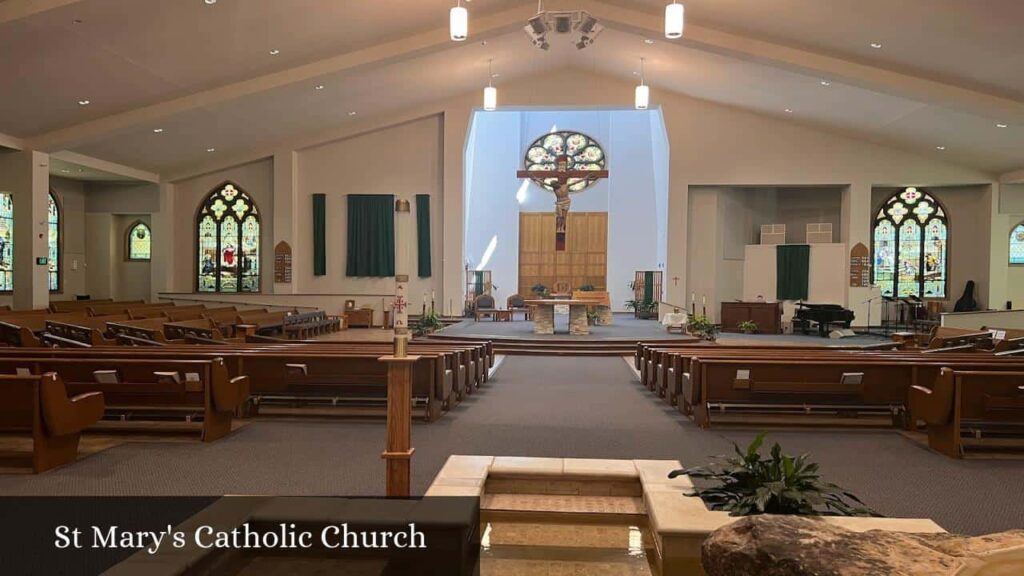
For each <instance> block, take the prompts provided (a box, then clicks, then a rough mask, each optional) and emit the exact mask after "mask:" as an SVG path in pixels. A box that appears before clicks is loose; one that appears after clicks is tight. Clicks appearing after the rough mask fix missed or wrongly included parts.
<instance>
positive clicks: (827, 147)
mask: <svg viewBox="0 0 1024 576" xmlns="http://www.w3.org/2000/svg"><path fill="white" fill-rule="evenodd" d="M633 87H634V86H633V84H632V83H630V82H623V81H620V80H618V79H615V78H610V77H607V76H603V75H600V74H595V73H591V72H586V71H579V70H562V71H559V72H557V73H553V74H547V75H539V76H536V77H532V78H527V79H521V80H515V81H510V82H507V83H503V84H502V85H501V86H500V90H501V101H502V106H510V107H511V106H567V105H572V106H574V107H587V106H605V107H616V108H617V107H621V106H622V104H623V103H625V102H630V101H632V92H633ZM479 104H480V102H479V93H477V92H475V91H474V92H472V93H468V94H464V95H462V96H459V97H455V98H451V99H447V100H444V101H441V102H436V103H433V104H429V105H425V106H421V107H416V108H412V109H408V110H401V111H396V112H394V113H392V114H389V115H388V116H387V117H386V118H384V117H381V118H364V119H360V120H359V121H357V122H353V123H351V124H350V125H346V126H345V127H342V128H337V129H335V130H332V131H329V132H326V133H325V134H322V135H320V136H315V137H310V138H308V139H306V140H303V139H294V140H293V142H292V143H290V144H289V145H288V146H289V149H294V150H300V151H301V152H300V154H299V174H298V179H299V182H300V185H299V188H300V194H301V197H300V198H299V199H300V200H302V203H303V204H302V205H301V206H300V207H298V208H297V210H298V213H297V216H296V220H295V221H296V222H299V223H308V222H309V216H308V214H309V212H310V209H309V208H308V205H307V204H306V202H308V199H306V198H305V196H307V195H308V194H310V193H313V192H324V193H327V194H329V198H328V210H329V211H330V212H331V214H332V218H334V219H337V218H338V212H339V211H336V210H334V209H333V208H331V206H332V204H335V203H337V204H340V203H341V200H340V195H341V194H344V193H348V191H358V192H366V191H372V190H380V191H381V192H394V193H397V194H400V195H401V194H410V193H413V192H412V191H411V190H409V189H408V186H410V185H415V186H416V187H424V188H426V187H427V186H428V184H430V185H435V184H436V185H438V186H440V187H441V189H443V202H435V203H434V204H435V205H436V204H442V206H436V208H435V209H438V210H442V213H443V216H442V218H438V219H435V221H437V222H439V223H444V224H446V225H444V226H443V229H442V231H441V232H440V234H438V235H436V236H435V239H443V247H440V248H438V249H441V250H443V263H442V261H441V260H442V259H436V260H435V262H434V270H435V275H436V274H439V273H441V272H442V270H443V277H442V278H435V279H434V280H433V282H432V284H435V285H436V284H437V283H440V285H441V286H442V298H443V299H448V298H454V299H455V301H456V302H458V301H459V300H461V298H462V291H463V278H462V276H463V270H462V266H463V262H464V258H463V245H462V236H463V230H462V218H463V214H462V205H463V190H462V186H463V154H464V147H465V143H466V133H467V130H468V125H469V124H468V123H469V119H470V113H471V111H472V110H473V109H474V108H475V107H477V106H479ZM652 105H655V106H661V108H662V113H663V115H664V118H665V124H666V130H667V132H668V136H669V146H670V161H669V172H670V175H669V218H668V220H669V238H668V246H669V254H668V262H667V269H666V274H665V276H666V278H673V277H676V276H678V277H679V278H680V282H679V283H678V284H676V283H674V282H666V288H667V294H666V300H667V301H669V302H675V303H682V302H684V301H687V303H688V295H689V293H690V292H691V291H697V292H701V291H702V290H708V291H709V293H717V292H716V290H715V288H714V287H715V285H717V284H719V283H720V282H721V283H726V282H734V280H730V279H731V278H733V276H735V274H731V273H728V272H723V275H722V277H721V278H719V277H718V272H717V271H716V272H715V274H714V277H712V278H708V277H707V275H706V274H704V273H703V270H704V269H703V268H702V266H701V264H700V263H701V262H702V261H703V259H706V258H707V254H705V249H704V247H703V245H700V244H697V245H694V247H693V249H691V248H690V246H691V243H690V240H691V239H693V238H702V237H703V233H698V234H691V231H690V230H689V228H690V222H691V221H692V220H691V219H690V218H689V217H688V215H689V214H690V213H691V206H690V202H691V199H690V187H691V186H699V185H711V186H722V187H728V186H763V187H779V186H815V185H819V186H838V187H842V188H843V189H845V190H846V192H844V193H843V195H842V216H841V221H840V231H839V232H838V235H840V236H841V239H842V241H844V242H847V243H850V244H852V243H856V242H864V243H865V244H869V243H870V212H871V210H872V206H873V202H872V189H873V188H874V187H878V186H886V185H891V186H907V185H918V186H926V187H935V186H958V185H975V186H977V185H983V186H988V185H989V184H990V183H992V182H993V180H994V177H993V175H991V174H987V173H984V172H982V171H979V170H975V169H971V168H965V167H961V166H957V165H954V164H950V163H948V162H944V161H943V160H942V159H941V158H940V157H937V156H935V155H924V154H917V153H913V152H908V151H905V150H900V149H896V148H892V147H888V146H884V145H879V144H874V143H870V142H867V141H865V140H862V139H859V138H857V137H854V136H851V135H847V134H843V133H840V132H830V131H825V130H822V129H820V128H818V127H814V126H810V125H804V124H800V123H797V122H793V121H792V120H791V119H789V118H784V117H782V116H768V115H763V114H759V113H754V112H750V111H746V110H742V109H738V108H734V107H730V106H725V105H721V104H715V103H711V102H708V101H704V100H698V99H694V98H690V97H687V96H684V95H680V94H672V93H667V92H663V91H659V90H655V91H653V93H652ZM438 115H441V118H442V119H443V120H432V119H433V118H437V116H438ZM412 120H417V121H416V122H409V123H407V124H404V125H401V126H395V124H396V123H398V122H408V121H412ZM438 123H440V127H439V128H437V124H438ZM387 126H395V127H393V128H389V129H387V130H384V131H381V132H375V131H376V130H378V129H380V128H382V127H387ZM435 130H437V131H439V132H440V134H437V132H435ZM397 133H402V134H409V135H410V136H413V137H414V138H415V140H414V142H416V144H415V145H409V144H407V143H406V142H404V141H400V140H398V139H391V138H389V137H388V134H397ZM360 134H362V135H361V136H360ZM434 135H437V139H436V140H432V142H431V144H430V145H429V146H427V147H426V150H425V151H423V152H422V153H420V154H418V155H416V157H415V160H414V161H413V163H412V164H410V166H409V167H405V166H402V165H401V164H398V163H392V164H391V166H390V167H389V170H388V171H389V172H394V173H395V174H387V173H384V174H379V175H377V176H378V177H379V179H380V180H381V182H387V183H393V184H391V185H390V186H388V187H387V189H385V188H384V185H383V184H382V185H381V187H380V188H378V187H377V186H376V184H375V183H374V182H373V181H372V179H371V178H370V177H371V176H372V175H371V174H369V173H368V172H369V171H368V170H367V169H366V168H367V167H368V166H372V167H374V168H376V167H377V166H379V164H377V163H376V162H377V160H375V159H374V157H373V156H372V155H367V154H365V153H363V152H361V151H360V153H359V154H355V155H353V156H349V155H348V153H349V152H353V151H355V150H356V149H357V148H358V147H357V146H356V145H355V142H357V141H359V140H361V141H362V142H363V144H365V145H368V146H370V147H371V149H373V150H379V149H381V148H386V149H387V151H388V152H389V153H392V154H398V155H401V157H403V158H405V157H406V156H405V154H406V152H405V151H404V150H403V148H405V147H408V148H415V146H417V145H419V146H422V145H423V143H424V142H426V141H427V140H428V139H432V138H433V136H434ZM438 149H441V152H440V157H441V160H440V162H441V163H442V166H443V172H442V174H441V175H440V178H441V181H440V183H437V181H436V180H434V178H437V177H438V176H436V175H435V173H434V172H432V171H431V168H430V166H435V164H434V163H435V162H436V161H437V155H436V154H435V151H436V150H438ZM275 153H276V152H275V151H274V150H267V151H264V152H262V153H261V152H259V151H256V152H254V153H253V154H252V155H249V157H248V158H247V159H244V161H255V160H256V159H257V158H264V160H259V161H258V162H255V163H251V164H247V165H242V164H241V162H243V158H239V159H238V160H236V162H238V163H239V167H236V168H229V169H225V170H221V171H219V172H217V173H216V174H214V175H211V174H209V172H208V170H206V169H204V173H206V175H204V176H200V177H196V178H192V179H190V180H182V181H176V182H175V189H176V196H175V203H176V210H177V212H176V213H175V220H178V219H179V218H187V220H186V221H189V222H191V218H192V214H193V210H194V209H195V205H196V202H197V201H198V198H199V197H201V195H202V194H204V193H206V192H208V191H209V189H210V188H212V186H214V185H216V184H218V183H220V181H222V180H224V179H226V178H228V177H230V176H228V175H229V174H236V175H237V178H236V177H231V178H232V179H236V180H237V179H238V178H242V177H244V176H245V175H246V174H237V172H238V171H242V172H243V173H251V175H252V176H258V178H257V179H258V180H260V181H261V182H262V183H263V184H259V185H257V186H272V183H273V177H272V174H271V166H272V161H271V160H269V158H270V157H272V156H273V155H274V154H275ZM428 159H429V166H428ZM341 168H344V172H342V170H341ZM307 170H309V173H307V172H306V171H307ZM403 173H405V174H403ZM406 175H408V176H409V177H408V178H406ZM239 184H240V185H242V186H243V187H244V186H246V184H245V183H244V182H239ZM250 186H252V185H250ZM391 188H394V189H391ZM417 191H419V190H417ZM424 191H426V190H424ZM250 192H255V191H254V190H250ZM978 200H979V201H980V203H982V204H985V203H988V204H987V205H985V206H983V207H982V208H978V210H988V209H991V208H992V206H993V203H994V202H998V201H999V199H998V198H997V197H996V196H995V195H993V194H991V193H989V194H987V196H986V195H984V194H983V195H982V197H980V198H978ZM258 201H259V200H258ZM261 208H262V209H263V213H264V215H265V216H264V218H265V220H264V222H265V224H264V226H265V230H266V229H267V224H266V214H267V213H268V207H266V206H264V205H263V203H262V202H261ZM339 208H340V206H339ZM714 209H715V211H716V212H717V204H716V205H715V206H714ZM951 210H952V207H951ZM968 210H969V211H970V209H968ZM953 218H954V226H956V222H958V221H960V220H961V219H963V221H969V220H972V219H973V218H974V216H973V215H971V216H966V215H965V216H961V215H959V214H957V213H956V212H954V213H953ZM989 221H990V219H989V220H986V223H987V222H989ZM339 222H342V223H343V220H340V221H339ZM698 222H700V224H701V225H703V224H704V222H703V221H702V220H698ZM190 228H191V225H190ZM331 228H332V229H331V231H330V234H331V236H329V238H330V239H331V240H329V241H330V242H331V247H330V251H331V252H332V255H331V256H330V258H332V260H331V262H329V265H328V274H329V276H328V277H327V278H324V279H319V280H316V281H315V287H316V289H317V290H319V289H320V288H321V285H324V286H323V287H324V289H326V290H336V289H341V290H349V289H350V288H349V286H358V287H359V289H360V290H362V289H367V290H377V289H378V287H382V286H383V285H380V284H374V282H375V281H370V280H367V281H355V283H354V284H350V283H348V282H346V281H345V280H344V279H342V280H340V282H339V280H338V275H337V274H338V271H336V269H337V267H339V266H340V265H341V262H340V261H338V260H336V258H337V257H338V256H336V255H334V254H333V252H334V251H335V250H337V248H336V247H335V246H336V244H337V243H336V242H334V240H333V239H334V238H336V237H337V235H338V234H340V233H341V234H343V229H342V230H338V229H336V228H335V227H334V226H332V227H331ZM985 230H986V231H989V230H991V228H990V227H989V226H987V225H986V226H985ZM714 233H715V234H716V235H717V234H718V232H717V231H715V232H714ZM954 233H956V232H955V231H954ZM986 233H988V232H986ZM994 233H995V232H994V231H993V232H992V234H994ZM296 236H297V238H299V239H300V241H302V240H301V236H302V234H301V233H299V234H297V235H296ZM264 237H265V238H267V236H266V235H265V236H264ZM716 237H717V236H716ZM957 238H959V236H957ZM837 240H840V238H837ZM192 242H193V240H192V238H191V236H190V237H189V238H188V239H187V241H179V243H178V245H176V248H175V250H174V258H175V259H174V266H173V271H174V276H175V277H176V280H174V284H173V285H174V287H175V288H176V289H178V290H191V287H192V280H191V278H192V275H193V272H192V269H193V265H192V254H193V247H192V246H193V245H192ZM302 242H305V241H302ZM724 243H725V241H724V239H723V244H724ZM265 244H266V242H265ZM960 246H961V247H962V248H964V250H965V253H966V254H965V255H963V256H961V255H959V254H958V255H956V263H954V266H955V267H959V266H960V265H961V264H967V266H968V268H967V269H964V270H962V271H961V270H958V269H954V277H955V278H960V277H966V276H968V275H972V276H976V277H981V276H986V277H987V276H988V275H987V274H983V273H982V272H983V271H979V270H975V269H973V268H971V266H973V264H972V262H982V264H980V266H982V268H984V267H986V266H987V265H985V264H983V263H984V262H987V261H989V260H990V258H989V256H990V255H989V252H988V249H987V248H985V251H984V252H976V250H978V249H981V246H980V243H978V244H975V243H970V242H968V243H964V244H961V245H960ZM182 247H184V248H182ZM271 248H272V247H265V248H264V254H268V253H269V250H270V249H271ZM715 250H718V248H717V247H716V248H715ZM341 253H343V251H342V252H341ZM717 256H718V253H717V252H715V253H713V254H712V255H711V256H710V258H712V259H714V258H716V257H717ZM951 257H952V256H951ZM309 258H310V256H309V255H308V254H298V253H296V254H295V259H296V262H297V263H299V264H302V266H308V264H305V263H302V262H301V260H303V259H304V260H307V261H308V259H309ZM688 259H689V265H688V263H687V260H688ZM727 269H728V267H727ZM265 270H266V271H268V272H269V271H270V269H269V267H267V265H266V264H265ZM265 278H266V277H265ZM182 279H184V280H182ZM990 288H991V290H992V291H993V293H1005V289H1004V287H1003V283H1001V282H1000V283H998V286H993V287H990ZM417 289H418V288H414V298H415V291H416V290H417ZM725 293H728V294H731V293H732V292H723V294H725ZM868 295H869V291H868V290H867V289H859V288H851V289H847V290H846V302H847V303H848V304H849V305H850V306H851V307H852V308H853V309H854V311H855V312H856V313H857V317H858V318H865V317H866V315H867V310H866V308H865V307H864V306H863V305H861V304H860V302H861V301H863V300H866V299H867V297H868ZM988 299H989V298H988V297H986V298H984V300H985V301H986V302H987V301H988ZM709 307H710V306H709Z"/></svg>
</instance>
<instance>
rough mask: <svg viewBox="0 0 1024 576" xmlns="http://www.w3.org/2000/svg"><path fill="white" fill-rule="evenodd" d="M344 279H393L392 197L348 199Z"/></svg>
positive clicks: (393, 200) (393, 227)
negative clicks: (355, 277)
mask: <svg viewBox="0 0 1024 576" xmlns="http://www.w3.org/2000/svg"><path fill="white" fill-rule="evenodd" d="M345 275H346V276H375V277H387V276H394V275H395V197H394V196H393V195H391V194H349V195H348V259H347V262H346V266H345Z"/></svg>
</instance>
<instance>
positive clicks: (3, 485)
mask: <svg viewBox="0 0 1024 576" xmlns="http://www.w3.org/2000/svg"><path fill="white" fill-rule="evenodd" d="M752 436H753V433H749V432H735V431H725V430H719V429H715V430H711V431H701V430H699V429H697V428H696V427H695V426H693V425H692V424H690V423H689V422H688V421H686V420H684V419H683V418H682V417H680V416H679V415H678V414H677V413H676V412H674V411H673V410H672V409H670V408H669V407H668V406H666V405H665V404H664V403H663V402H662V401H661V400H660V399H657V398H655V397H653V396H652V395H651V394H650V393H649V392H648V391H647V390H646V389H645V388H643V387H641V386H640V384H639V382H637V381H636V380H635V379H634V376H633V374H632V372H631V370H630V369H629V367H628V366H627V365H626V363H625V362H623V361H622V359H620V358H571V357H570V358H550V357H508V358H506V359H505V361H504V364H503V365H502V366H501V367H500V369H499V371H498V374H497V376H496V377H495V378H493V379H492V380H491V381H490V382H488V383H487V385H486V387H485V389H483V390H481V391H480V392H479V393H477V394H475V395H474V396H473V397H471V398H470V399H468V400H467V401H466V402H465V403H463V404H462V405H460V406H459V407H458V408H456V409H455V410H454V411H453V412H452V413H450V414H448V415H446V416H445V417H443V418H442V419H441V420H440V421H438V422H435V423H433V424H423V423H418V424H416V425H415V426H414V427H413V445H414V446H415V447H416V455H415V457H414V459H413V470H414V477H413V489H414V491H415V492H416V493H422V492H423V491H424V490H425V489H426V487H427V485H428V484H429V483H430V480H431V478H433V476H434V475H435V474H436V473H437V471H438V470H439V469H440V467H441V465H442V464H443V463H444V460H445V458H447V456H448V455H449V454H494V455H522V456H578V457H602V458H671V459H678V460H681V461H682V462H683V463H685V464H689V465H694V464H701V463H704V462H706V461H707V457H708V456H710V455H715V454H721V453H724V452H726V451H727V450H728V449H729V448H730V445H729V443H728V440H729V439H736V440H737V441H740V442H748V441H749V440H750V438H751V437H752ZM770 439H771V440H778V441H779V442H781V443H782V445H783V446H784V447H785V449H786V450H787V451H788V452H790V453H798V452H805V451H806V452H810V453H811V454H812V455H813V458H814V459H815V460H817V461H818V462H820V463H821V466H822V471H823V473H824V475H825V476H826V478H827V479H828V480H830V481H833V482H836V483H838V484H840V485H842V486H844V487H845V488H847V489H849V490H850V491H852V492H854V493H855V494H858V495H859V496H861V497H862V498H863V499H864V500H865V501H866V502H867V504H868V505H870V506H872V507H874V508H875V509H877V510H878V511H880V512H882V513H883V514H885V515H888V516H912V517H932V518H934V519H935V520H936V521H938V522H939V524H941V525H942V526H943V527H945V528H946V529H948V530H951V531H956V532H964V533H969V534H981V533H985V532H992V531H998V530H1005V529H1009V528H1020V527H1022V526H1024V497H1022V496H1024V488H1022V483H1021V479H1022V478H1024V462H1021V461H993V460H985V461H981V460H971V461H957V460H952V459H949V458H946V457H944V456H940V455H938V454H934V453H932V452H930V451H928V450H927V449H925V448H922V447H921V446H919V445H917V444H914V443H913V442H911V441H909V440H907V439H906V438H904V437H902V436H901V435H899V434H898V433H896V432H889V431H877V432H823V431H793V432H781V431H780V432H774V433H772V434H771V435H770ZM383 444H384V424H383V422H382V421H365V422H352V421H336V422H323V421H318V422H311V421H288V422H285V421H267V420H260V421H256V422H254V423H253V424H251V425H250V426H247V427H245V428H243V429H242V430H240V431H238V432H236V433H235V434H233V435H231V436H230V437H228V438H225V439H223V440H220V441H218V442H214V443H212V444H207V445H203V444H126V445H122V446H119V447H116V448H113V449H110V450H107V451H105V452H102V453H100V454H97V455H95V456H92V457H90V458H87V459H85V460H83V461H81V462H78V463H76V464H74V465H72V466H69V467H66V468H63V469H60V470H56V471H53V472H49V473H47V474H44V475H40V476H34V477H33V476H25V475H8V476H0V494H4V495H15V494H35V495H46V494H62V495H73V494H78V495H93V494H111V495H113V494H124V495H171V494H174V495H177V494H181V495H209V494H283V495H306V494H320V495H336V494H354V495H379V494H381V493H382V491H383V485H384V474H383V472H384V465H383V464H382V463H381V460H380V452H381V449H382V448H383Z"/></svg>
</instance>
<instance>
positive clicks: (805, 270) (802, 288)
mask: <svg viewBox="0 0 1024 576" xmlns="http://www.w3.org/2000/svg"><path fill="white" fill-rule="evenodd" d="M810 269H811V247H810V245H808V244H780V245H779V246H777V247H776V253H775V271H776V274H777V276H776V284H775V298H776V300H806V299H807V283H808V277H809V276H810Z"/></svg>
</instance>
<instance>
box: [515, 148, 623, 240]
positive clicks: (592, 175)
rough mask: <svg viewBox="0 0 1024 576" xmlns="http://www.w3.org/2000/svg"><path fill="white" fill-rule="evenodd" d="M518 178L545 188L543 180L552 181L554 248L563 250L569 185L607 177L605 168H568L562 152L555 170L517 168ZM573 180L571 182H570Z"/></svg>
mask: <svg viewBox="0 0 1024 576" xmlns="http://www.w3.org/2000/svg"><path fill="white" fill-rule="evenodd" d="M516 176H517V177H518V178H530V179H531V180H533V181H534V182H536V183H537V184H538V185H539V186H540V187H541V188H546V186H545V182H548V181H552V180H554V182H552V183H551V187H552V188H553V190H552V192H554V193H555V250H557V251H559V252H563V251H565V228H566V221H567V220H568V219H569V205H570V204H571V203H572V200H570V199H569V193H570V190H569V185H570V184H577V183H578V181H579V180H584V181H586V182H587V184H589V183H590V182H594V181H597V180H600V179H601V178H607V177H608V171H607V170H570V169H569V156H567V155H565V154H562V155H561V156H559V157H558V161H557V168H556V169H555V170H519V171H518V172H516ZM570 180H573V182H570Z"/></svg>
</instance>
